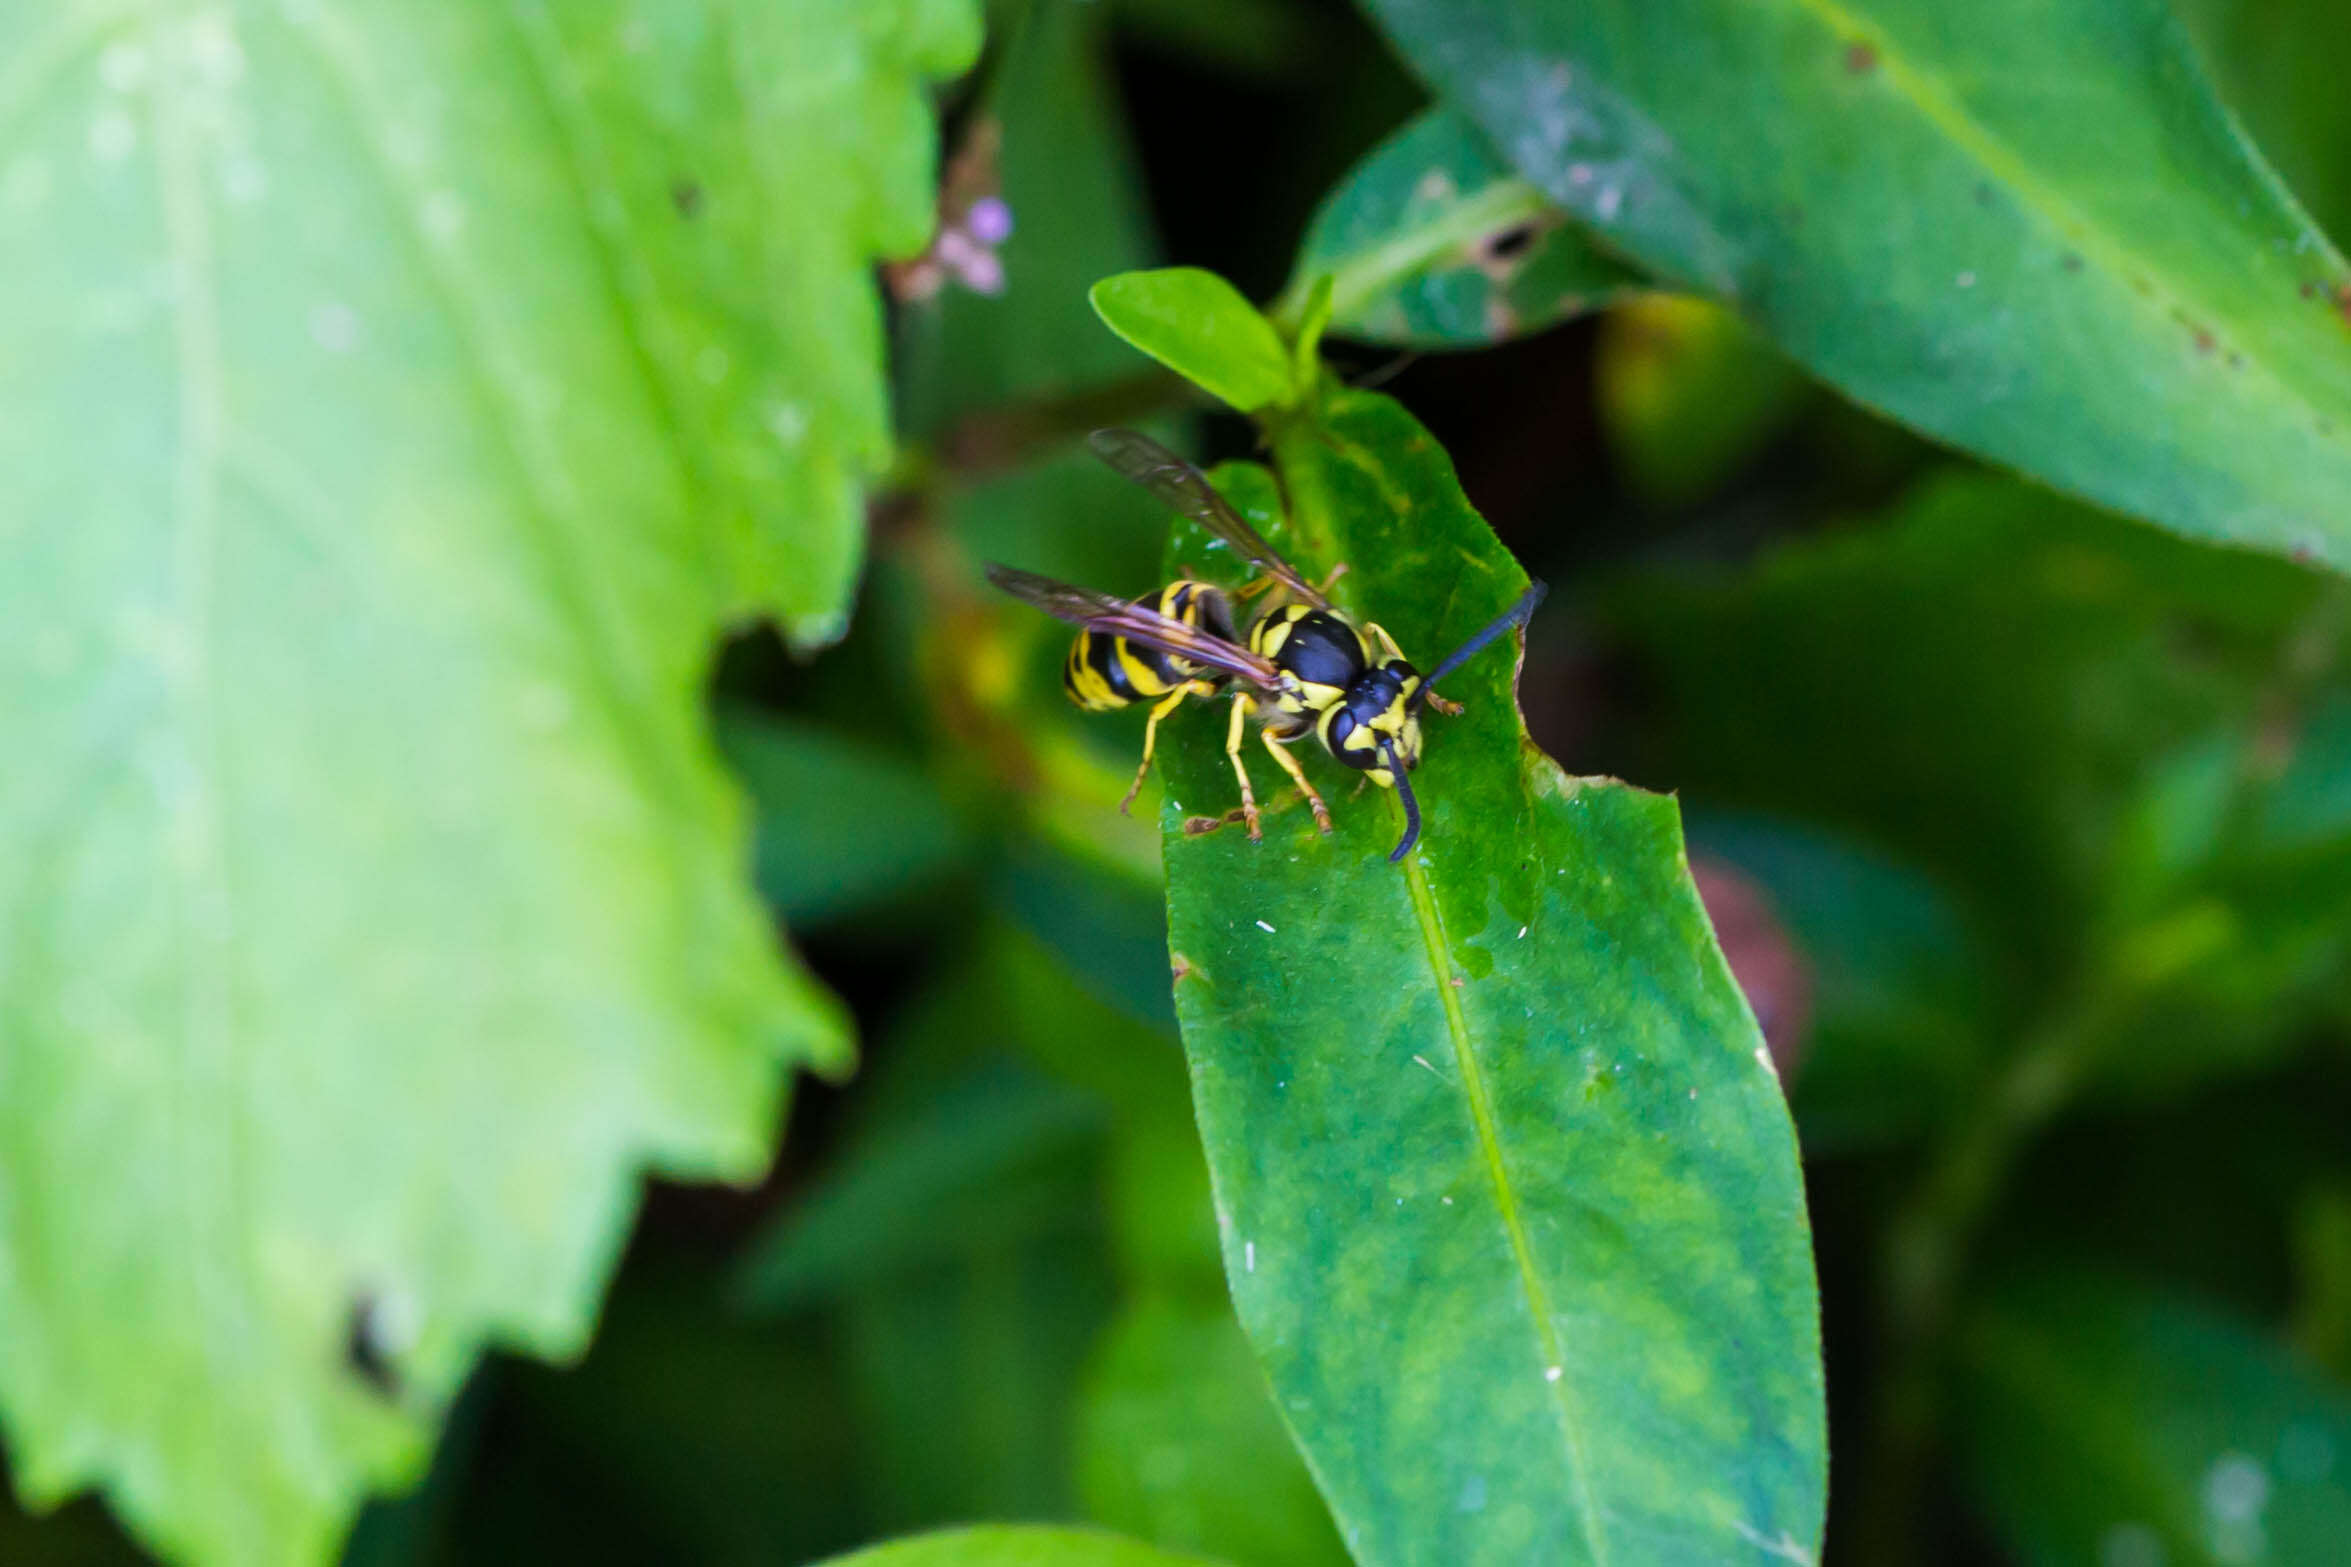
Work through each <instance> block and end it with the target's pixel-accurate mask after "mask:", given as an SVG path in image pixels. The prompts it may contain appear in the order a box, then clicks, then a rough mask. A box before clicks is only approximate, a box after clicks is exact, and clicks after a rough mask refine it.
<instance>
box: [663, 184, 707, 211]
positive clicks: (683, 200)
mask: <svg viewBox="0 0 2351 1567" xmlns="http://www.w3.org/2000/svg"><path fill="white" fill-rule="evenodd" d="M669 204H670V205H671V206H673V207H675V208H677V209H678V216H679V217H681V218H697V217H700V216H701V215H702V187H701V186H699V185H697V184H695V183H694V182H693V181H692V180H686V179H681V180H675V181H672V182H671V184H670V187H669Z"/></svg>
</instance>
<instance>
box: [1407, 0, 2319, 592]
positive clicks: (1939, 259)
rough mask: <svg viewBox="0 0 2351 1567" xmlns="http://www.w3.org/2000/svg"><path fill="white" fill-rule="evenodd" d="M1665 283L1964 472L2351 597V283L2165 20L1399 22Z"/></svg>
mask: <svg viewBox="0 0 2351 1567" xmlns="http://www.w3.org/2000/svg"><path fill="white" fill-rule="evenodd" d="M1369 9H1370V10H1371V11H1372V12H1373V13H1374V14H1375V15H1376V16H1377V17H1378V18H1379V19H1380V20H1381V21H1382V22H1383V23H1384V24H1385V25H1386V28H1387V30H1388V32H1389V34H1390V36H1391V37H1392V38H1393V39H1394V40H1395V42H1396V44H1397V48H1398V52H1399V53H1400V54H1401V56H1402V58H1403V60H1404V62H1405V64H1406V65H1407V66H1409V67H1410V68H1412V69H1415V70H1418V71H1420V72H1422V73H1423V74H1424V75H1425V76H1426V78H1427V79H1428V81H1429V83H1430V85H1431V86H1432V87H1433V88H1434V89H1435V90H1436V91H1437V93H1438V94H1439V96H1440V97H1441V98H1442V99H1443V101H1445V102H1446V103H1447V104H1448V105H1449V106H1451V107H1452V108H1454V109H1455V110H1457V111H1459V112H1460V113H1462V114H1465V115H1467V116H1469V117H1470V118H1471V119H1473V120H1475V121H1476V122H1477V124H1478V126H1479V127H1480V128H1481V129H1482V130H1483V131H1484V132H1485V133H1486V134H1487V135H1488V136H1489V137H1490V138H1492V140H1493V143H1494V145H1495V146H1496V147H1497V148H1498V149H1500V150H1501V151H1502V152H1503V153H1505V154H1506V155H1507V156H1508V157H1509V159H1510V161H1511V163H1512V165H1513V166H1514V167H1515V168H1516V169H1517V171H1518V172H1519V174H1521V175H1522V176H1524V177H1525V178H1526V179H1527V180H1529V181H1531V182H1532V183H1533V184H1535V185H1536V186H1538V187H1539V188H1540V189H1541V190H1542V191H1543V192H1544V194H1546V195H1547V196H1549V197H1550V198H1551V199H1552V200H1554V201H1556V202H1558V203H1559V204H1560V205H1561V206H1563V207H1565V208H1566V209H1568V210H1569V211H1570V212H1573V213H1574V214H1575V215H1576V217H1577V218H1578V219H1579V220H1580V221H1582V222H1583V223H1584V224H1586V225H1587V226H1589V227H1590V229H1591V230H1592V232H1593V233H1594V234H1596V235H1598V236H1600V237H1601V238H1602V239H1603V240H1605V241H1606V242H1607V243H1608V244H1609V245H1610V246H1611V248H1613V249H1616V250H1618V251H1620V252H1621V253H1622V254H1623V255H1625V256H1626V257H1628V258H1630V259H1631V260H1632V261H1634V262H1635V263H1637V264H1639V265H1641V266H1644V267H1646V268H1648V269H1650V270H1651V271H1652V272H1654V273H1655V274H1656V275H1657V276H1658V277H1659V278H1660V279H1662V280H1665V281H1668V282H1670V283H1671V284H1673V285H1674V286H1676V287H1680V288H1684V289H1688V290H1691V291H1695V292H1702V293H1708V294H1712V295H1714V296H1715V297H1718V298H1720V299H1722V300H1724V301H1726V302H1728V303H1730V304H1731V305H1733V306H1734V307H1735V308H1737V309H1738V310H1739V311H1740V312H1741V314H1743V315H1744V316H1746V317H1747V319H1748V320H1749V321H1751V322H1753V323H1754V324H1755V325H1756V326H1758V327H1760V328H1761V329H1762V331H1763V332H1764V333H1765V335H1766V336H1768V337H1770V338H1771V339H1772V340H1773V341H1774V342H1776V343H1778V344H1779V346H1780V347H1781V348H1782V349H1783V350H1785V351H1786V352H1787V353H1788V355H1789V356H1790V357H1792V358H1793V359H1795V360H1796V361H1797V362H1798V363H1800V364H1802V365H1804V366H1806V367H1807V368H1809V369H1811V370H1812V371H1814V372H1815V373H1816V374H1818V375H1820V376H1821V377H1822V378H1823V379H1825V380H1827V381H1829V382H1830V383H1832V384H1833V385H1835V386H1838V387H1840V388H1842V389H1843V390H1844V391H1846V392H1847V393H1849V394H1850V395H1852V396H1853V397H1854V398H1856V399H1857V400H1859V401H1860V402H1862V403H1864V404H1866V405H1868V406H1870V407H1873V408H1878V409H1883V410H1884V411H1886V412H1887V413H1890V414H1892V415H1893V416H1894V417H1896V418H1898V419H1901V420H1903V421H1905V422H1907V423H1909V424H1911V425H1913V426H1915V427H1916V428H1918V429H1920V430H1922V431H1924V432H1926V433H1927V434H1929V435H1932V436H1934V437H1936V438H1938V439H1941V440H1945V441H1948V442H1951V443H1952V444H1954V445H1956V446H1959V447H1962V448H1965V449H1966V450H1968V451H1972V452H1976V453H1978V454H1980V455H1982V456H1985V457H1988V458H1991V459H1992V460H1994V461H1996V462H2000V463H2004V464H2008V465H2010V466H2013V467H2016V468H2019V469H2022V470H2023V471H2025V472H2027V473H2029V474H2031V475H2033V476H2035V477H2037V478H2040V479H2043V480H2045V481H2047V482H2049V483H2050V484H2053V485H2055V486H2057V487H2058V488H2060V489H2064V490H2067V491H2070V492H2072V493H2074V494H2077V495H2080V496H2083V497H2085V498H2087V499H2090V500H2093V501H2096V502H2098V503H2100V504H2102V505H2105V506H2109V507H2113V508H2116V509H2118V510H2121V511H2126V512H2130V513H2134V514H2136V515H2138V516H2141V517H2144V518H2147V519H2149V520H2151V521H2154V522H2157V523H2160V524H2162V525H2163V526H2165V527H2169V528H2172V529H2176V530H2177V531H2179V532H2181V533H2185V534H2189V535H2192V536H2195V537H2199V538H2205V539H2218V540H2224V541H2230V542H2236V543H2243V544H2254V545H2259V546H2261V547H2263V548H2266V549H2270V550H2275V551H2278V552H2280V553H2288V552H2290V553H2293V554H2296V555H2308V556H2311V557H2315V558H2319V559H2323V560H2327V561H2329V562H2331V563H2333V564H2334V565H2335V566H2336V567H2337V568H2342V567H2345V566H2351V511H2347V510H2346V509H2345V507H2344V505H2343V497H2344V495H2345V494H2347V493H2351V327H2347V326H2346V321H2345V314H2344V302H2345V301H2346V300H2351V267H2347V266H2346V265H2345V263H2344V261H2343V258H2342V257H2341V256H2340V255H2338V254H2337V253H2336V251H2335V248H2334V247H2333V246H2332V245H2331V244H2330V243H2328V241H2327V239H2326V236H2325V235H2323V234H2321V233H2320V232H2319V231H2318V230H2317V229H2316V228H2314V227H2313V226H2312V225H2311V223H2310V221H2309V219H2308V218H2307V217H2305V216H2304V214H2303V213H2302V211H2301V210H2300V209H2299V208H2298V207H2297V206H2296V205H2295V204H2294V201H2293V199H2292V197H2290V196H2289V195H2288V194H2287V193H2286V191H2285V189H2284V187H2283V186H2281V185H2280V184H2279V183H2278V180H2277V177H2276V176H2275V175H2274V174H2272V173H2271V172H2270V170H2269V169H2268V168H2267V167H2266V166H2264V165H2263V163H2262V162H2261V160H2260V158H2259V156H2258V155H2257V154H2256V153H2255V152H2254V151H2253V149H2252V147H2251V144H2250V143H2248V142H2247V141H2246V139H2245V137H2244V134H2243V132H2242V131H2241V130H2240V129H2239V128H2238V127H2237V125H2236V124H2235V122H2234V121H2232V120H2231V119H2230V118H2229V116H2228V114H2227V113H2226V112H2225V111H2224V110H2223V109H2222V108H2221V106H2220V104H2219V103H2218V102H2217V101H2216V100H2215V98H2214V97H2213V94H2212V91H2211V89H2210V87H2209V86H2208V85H2207V84H2206V82H2205V80H2204V76H2203V72H2202V69H2201V67H2200V66H2199V64H2198V62H2197V60H2196V58H2195V55H2194V52H2193V50H2192V49H2191V48H2190V47H2189V45H2188V41H2187V38H2186V35H2185V33H2184V32H2183V30H2182V29H2181V27H2180V25H2179V23H2178V22H2177V21H2176V20H2175V19H2174V18H2173V16H2172V14H2171V8H2170V7H2169V6H2166V5H2159V4H2151V3H2148V0H1974V3H1969V4H1963V5H1953V4H1950V3H1948V0H1845V3H1843V4H1825V3H1817V0H1591V3H1585V0H1578V3H1574V4H1569V3H1564V0H1369Z"/></svg>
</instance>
